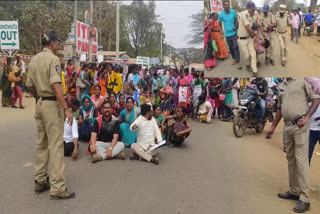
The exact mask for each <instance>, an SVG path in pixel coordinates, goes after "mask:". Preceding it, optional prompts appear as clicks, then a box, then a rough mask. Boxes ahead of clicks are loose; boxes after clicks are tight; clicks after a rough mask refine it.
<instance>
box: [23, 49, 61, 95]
mask: <svg viewBox="0 0 320 214" xmlns="http://www.w3.org/2000/svg"><path fill="white" fill-rule="evenodd" d="M54 83H61V72H60V60H59V58H58V57H57V56H56V55H54V54H53V53H52V51H51V50H50V49H48V48H44V49H43V51H41V52H40V53H38V54H37V55H35V56H34V57H32V59H31V62H30V64H29V69H28V76H27V82H26V85H27V86H28V87H34V88H35V89H36V91H37V95H38V96H39V97H52V96H55V93H54V91H53V88H52V84H54Z"/></svg>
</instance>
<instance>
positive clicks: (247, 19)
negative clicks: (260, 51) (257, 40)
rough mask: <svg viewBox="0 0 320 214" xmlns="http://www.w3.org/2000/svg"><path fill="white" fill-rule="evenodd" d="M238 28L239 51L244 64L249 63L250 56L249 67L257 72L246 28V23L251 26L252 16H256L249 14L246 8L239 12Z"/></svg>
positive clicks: (251, 43) (254, 53)
mask: <svg viewBox="0 0 320 214" xmlns="http://www.w3.org/2000/svg"><path fill="white" fill-rule="evenodd" d="M239 16H240V19H239V30H238V37H239V41H238V44H239V47H240V51H241V52H242V54H243V56H244V59H245V63H246V65H250V59H249V57H251V68H252V70H253V72H254V73H257V55H256V51H255V49H254V45H253V40H252V39H251V38H250V34H249V32H248V31H247V29H246V25H249V26H250V27H252V24H253V20H254V18H257V15H256V14H255V15H253V16H251V15H250V14H249V12H248V10H245V11H243V12H241V13H240V14H239Z"/></svg>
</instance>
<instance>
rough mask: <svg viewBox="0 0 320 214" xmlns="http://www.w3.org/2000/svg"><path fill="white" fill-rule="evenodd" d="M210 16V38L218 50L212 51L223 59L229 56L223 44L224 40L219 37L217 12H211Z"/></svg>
mask: <svg viewBox="0 0 320 214" xmlns="http://www.w3.org/2000/svg"><path fill="white" fill-rule="evenodd" d="M210 18H211V19H212V20H211V22H210V30H211V39H212V40H213V41H215V42H216V45H217V48H218V51H217V52H214V56H215V57H216V58H218V59H225V58H227V57H228V56H229V53H228V51H227V48H226V46H225V44H224V41H223V40H222V39H221V33H220V27H219V22H218V18H219V15H218V13H213V14H212V15H211V16H210Z"/></svg>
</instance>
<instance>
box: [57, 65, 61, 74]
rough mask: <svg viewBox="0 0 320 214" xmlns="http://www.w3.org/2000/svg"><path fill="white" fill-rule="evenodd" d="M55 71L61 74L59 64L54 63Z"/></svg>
mask: <svg viewBox="0 0 320 214" xmlns="http://www.w3.org/2000/svg"><path fill="white" fill-rule="evenodd" d="M56 72H57V73H58V74H61V70H60V66H59V65H56Z"/></svg>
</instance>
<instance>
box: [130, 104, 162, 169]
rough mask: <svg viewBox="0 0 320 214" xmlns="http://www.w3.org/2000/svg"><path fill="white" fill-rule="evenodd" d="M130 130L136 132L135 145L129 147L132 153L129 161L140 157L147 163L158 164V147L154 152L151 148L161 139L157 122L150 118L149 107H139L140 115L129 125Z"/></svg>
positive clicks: (146, 105)
mask: <svg viewBox="0 0 320 214" xmlns="http://www.w3.org/2000/svg"><path fill="white" fill-rule="evenodd" d="M130 130H131V131H135V130H137V143H134V144H132V145H131V149H132V150H133V153H132V156H131V158H130V159H131V160H137V159H139V157H140V158H142V159H144V160H146V161H148V162H151V163H154V164H158V163H159V159H158V157H157V155H158V153H159V147H158V148H156V149H154V150H151V148H152V147H153V146H154V145H155V139H157V141H158V142H161V141H162V137H161V133H160V129H159V127H158V125H157V122H156V120H155V119H154V118H153V117H152V111H151V106H150V105H148V104H142V105H141V115H140V116H139V117H138V118H137V119H136V121H134V122H133V123H132V124H131V126H130Z"/></svg>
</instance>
